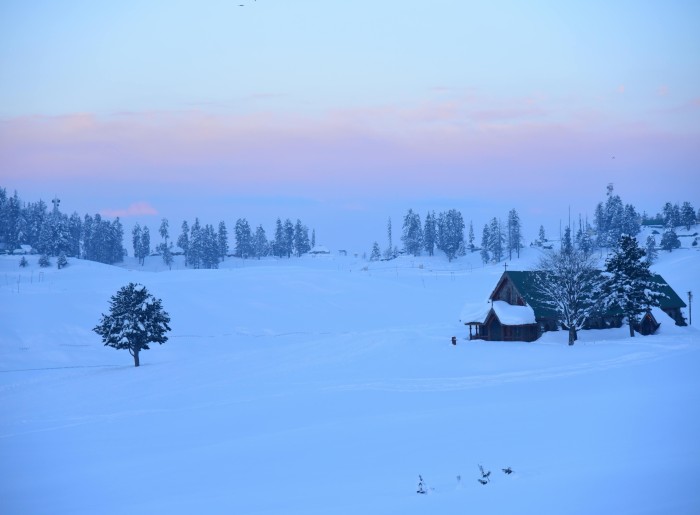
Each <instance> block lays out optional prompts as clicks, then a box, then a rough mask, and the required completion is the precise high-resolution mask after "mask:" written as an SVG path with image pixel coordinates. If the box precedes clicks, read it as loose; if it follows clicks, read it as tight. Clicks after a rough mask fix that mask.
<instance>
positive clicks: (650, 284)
mask: <svg viewBox="0 0 700 515" xmlns="http://www.w3.org/2000/svg"><path fill="white" fill-rule="evenodd" d="M645 255H646V252H645V251H644V249H642V248H640V247H639V244H638V243H637V240H636V239H635V238H634V237H632V236H629V235H626V234H625V235H623V236H621V237H620V241H619V242H618V244H617V245H616V248H615V250H614V252H613V254H612V255H611V256H610V257H608V259H607V260H606V261H605V270H606V272H607V273H608V274H609V275H608V277H607V278H606V280H605V283H604V285H603V291H604V294H605V304H606V306H607V307H608V308H610V307H612V306H617V307H619V308H620V310H621V311H622V313H623V314H624V315H625V316H626V317H627V321H628V323H629V328H630V336H634V326H635V325H636V323H637V317H638V315H640V314H641V313H644V312H645V311H646V310H647V309H649V308H651V307H653V306H658V305H659V302H660V300H661V299H662V298H663V297H664V294H663V293H661V292H660V291H659V285H658V283H657V282H655V281H654V280H653V279H652V274H651V272H650V270H649V263H648V262H647V261H646V260H645V259H644V256H645Z"/></svg>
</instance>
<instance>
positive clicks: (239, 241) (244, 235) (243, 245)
mask: <svg viewBox="0 0 700 515" xmlns="http://www.w3.org/2000/svg"><path fill="white" fill-rule="evenodd" d="M234 230H235V233H236V250H235V252H234V255H235V256H236V257H239V258H243V259H246V258H248V256H251V255H252V254H253V234H252V233H251V231H250V225H249V224H248V220H246V219H245V218H239V219H238V220H236V227H235V229H234Z"/></svg>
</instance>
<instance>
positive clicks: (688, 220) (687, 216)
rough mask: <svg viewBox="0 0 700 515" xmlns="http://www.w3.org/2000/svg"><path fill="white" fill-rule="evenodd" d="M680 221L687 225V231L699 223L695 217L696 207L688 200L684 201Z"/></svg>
mask: <svg viewBox="0 0 700 515" xmlns="http://www.w3.org/2000/svg"><path fill="white" fill-rule="evenodd" d="M680 221H681V225H683V226H684V227H685V230H686V231H689V230H690V228H691V227H692V226H693V225H695V224H696V223H697V221H696V218H695V209H694V208H693V206H692V205H691V204H690V202H688V201H686V202H683V205H682V206H681V220H680Z"/></svg>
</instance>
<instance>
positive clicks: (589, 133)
mask: <svg viewBox="0 0 700 515" xmlns="http://www.w3.org/2000/svg"><path fill="white" fill-rule="evenodd" d="M439 97H440V98H438V99H425V100H423V101H421V102H416V103H413V104H397V105H381V106H364V107H359V108H352V109H351V108H345V109H336V110H330V111H328V112H326V113H324V114H322V115H317V116H310V115H300V114H293V113H292V114H290V113H286V114H279V113H276V114H272V113H269V112H264V111H261V112H257V113H253V114H244V115H241V114H220V113H217V114H213V113H208V112H206V111H202V110H190V111H170V112H164V111H151V112H137V113H120V114H115V115H112V116H108V117H100V116H96V115H92V114H84V113H83V114H75V115H70V116H60V117H23V118H15V119H10V120H6V121H3V122H0V171H2V176H3V178H4V179H5V180H8V179H9V180H16V181H19V180H20V179H23V180H27V179H29V180H32V181H47V180H56V179H59V178H60V179H61V180H74V181H80V182H81V183H83V184H95V185H105V184H107V185H108V184H126V183H128V184H133V188H134V189H135V190H138V189H139V188H141V187H144V186H146V185H150V186H154V185H157V184H166V183H167V184H169V185H171V186H172V187H179V188H182V189H187V188H193V187H203V185H208V186H209V188H210V189H212V190H214V191H216V192H217V193H226V192H231V193H235V194H260V193H270V194H292V195H299V194H304V195H313V196H315V197H324V198H327V197H342V196H344V195H348V194H363V195H369V196H377V197H381V196H386V195H387V194H390V195H396V194H401V195H411V194H418V193H420V194H441V193H443V192H446V191H449V192H453V191H455V190H460V191H468V192H478V191H479V190H483V189H485V188H492V187H493V184H494V182H493V178H494V177H495V176H498V177H499V181H500V184H501V185H502V186H503V187H504V188H505V191H506V193H507V194H510V195H514V196H517V195H519V194H522V193H523V192H536V191H540V190H541V188H542V187H543V186H542V185H543V184H547V185H548V186H549V187H555V186H562V187H563V186H565V185H566V184H567V183H568V182H569V181H570V177H571V176H572V175H574V174H577V173H585V174H586V177H587V179H588V181H587V182H590V183H593V182H596V184H595V187H596V188H599V187H600V184H606V183H607V182H609V181H610V180H615V181H620V180H624V179H625V178H628V179H629V180H630V181H635V180H636V179H635V176H634V175H633V174H639V173H641V172H642V171H644V170H654V169H660V168H661V167H663V168H664V169H669V168H675V169H677V171H676V172H674V173H678V174H681V175H683V174H686V175H687V174H688V173H689V172H687V170H690V169H692V168H693V167H694V166H696V165H697V163H698V153H699V152H698V150H697V149H695V150H694V149H693V137H692V135H691V136H688V135H681V136H669V135H668V134H664V133H660V132H654V131H652V130H649V129H648V126H649V125H648V124H645V123H631V122H630V121H627V120H626V121H625V123H624V124H623V123H620V122H619V120H616V119H615V118H614V117H613V116H611V115H609V114H608V113H606V112H605V111H604V110H602V109H598V110H596V109H592V108H591V107H589V106H587V105H584V104H581V103H577V102H576V101H567V102H566V105H565V106H562V105H561V102H560V103H559V104H558V103H557V102H555V101H553V100H551V99H549V100H548V99H546V98H542V97H538V96H524V97H518V98H512V99H505V100H504V99H496V98H490V97H488V96H485V95H482V96H479V95H476V94H475V93H474V92H463V93H460V92H450V91H441V92H440V95H439ZM613 154H614V155H617V156H619V159H617V161H616V168H615V169H611V168H610V166H611V165H610V163H609V156H610V155H613ZM679 156H680V157H679ZM669 165H673V167H671V166H669ZM597 182H599V183H600V184H597ZM108 212H109V213H110V216H132V215H133V216H137V215H153V214H157V212H156V210H155V209H154V208H152V207H151V206H150V205H148V204H145V203H140V204H134V205H132V206H130V207H129V208H127V209H123V210H109V211H108ZM105 213H107V211H105Z"/></svg>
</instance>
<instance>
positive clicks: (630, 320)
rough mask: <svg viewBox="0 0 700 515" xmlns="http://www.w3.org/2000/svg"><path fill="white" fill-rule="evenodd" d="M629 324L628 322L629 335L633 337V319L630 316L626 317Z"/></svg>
mask: <svg viewBox="0 0 700 515" xmlns="http://www.w3.org/2000/svg"><path fill="white" fill-rule="evenodd" d="M628 321H629V324H630V336H631V337H632V338H634V320H633V318H632V317H629V318H628Z"/></svg>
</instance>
